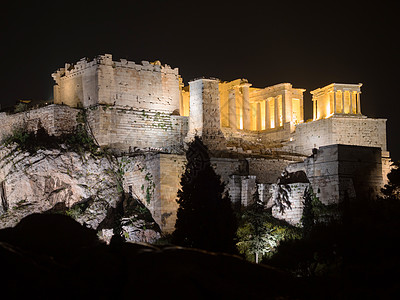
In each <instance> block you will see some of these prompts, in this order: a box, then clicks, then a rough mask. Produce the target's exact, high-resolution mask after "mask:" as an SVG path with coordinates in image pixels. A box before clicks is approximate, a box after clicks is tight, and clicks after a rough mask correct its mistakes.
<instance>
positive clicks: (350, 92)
mask: <svg viewBox="0 0 400 300" xmlns="http://www.w3.org/2000/svg"><path fill="white" fill-rule="evenodd" d="M349 98H350V114H352V113H353V92H352V91H349Z"/></svg>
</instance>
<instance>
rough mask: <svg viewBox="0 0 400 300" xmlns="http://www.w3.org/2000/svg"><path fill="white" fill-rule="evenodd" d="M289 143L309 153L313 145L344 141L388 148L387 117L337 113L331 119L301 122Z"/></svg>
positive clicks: (384, 149) (351, 143) (297, 150)
mask: <svg viewBox="0 0 400 300" xmlns="http://www.w3.org/2000/svg"><path fill="white" fill-rule="evenodd" d="M292 139H293V141H292V142H289V143H288V144H287V146H288V147H292V148H293V149H294V150H295V151H296V152H298V153H302V154H305V155H310V154H311V153H312V149H313V148H318V147H321V146H327V145H333V144H343V145H356V146H365V147H379V148H381V149H382V151H386V119H370V118H366V117H351V116H340V115H334V116H332V117H330V118H328V119H320V120H316V121H313V122H308V123H303V124H299V125H298V126H297V127H296V130H295V132H294V133H293V134H292Z"/></svg>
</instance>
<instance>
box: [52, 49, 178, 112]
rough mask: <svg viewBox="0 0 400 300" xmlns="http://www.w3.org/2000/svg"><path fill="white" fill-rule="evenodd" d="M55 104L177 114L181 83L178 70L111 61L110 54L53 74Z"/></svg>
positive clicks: (160, 66) (125, 61)
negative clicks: (105, 106) (117, 107)
mask: <svg viewBox="0 0 400 300" xmlns="http://www.w3.org/2000/svg"><path fill="white" fill-rule="evenodd" d="M52 77H53V78H54V80H55V82H56V84H55V86H54V103H56V104H66V105H68V106H70V107H90V106H93V105H97V104H105V105H122V106H129V107H133V108H136V109H145V110H147V109H150V108H152V109H155V110H159V111H162V112H170V113H172V112H174V111H175V110H177V111H179V108H180V104H179V100H180V95H179V89H180V82H181V78H180V76H179V71H178V68H174V69H173V68H171V67H170V66H169V65H161V62H160V61H155V62H152V63H151V62H148V61H142V63H141V64H136V63H135V62H133V61H128V60H126V59H121V60H120V61H113V60H112V55H111V54H105V55H99V56H97V57H96V58H95V59H93V60H88V59H87V58H82V59H81V60H79V61H78V62H77V63H75V64H70V63H67V64H65V67H64V68H60V69H58V70H57V71H56V72H54V73H53V74H52Z"/></svg>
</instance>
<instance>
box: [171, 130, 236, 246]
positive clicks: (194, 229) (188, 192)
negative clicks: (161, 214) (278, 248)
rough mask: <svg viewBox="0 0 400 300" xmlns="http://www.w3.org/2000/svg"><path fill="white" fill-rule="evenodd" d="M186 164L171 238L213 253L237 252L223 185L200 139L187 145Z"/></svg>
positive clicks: (232, 217) (234, 226)
mask: <svg viewBox="0 0 400 300" xmlns="http://www.w3.org/2000/svg"><path fill="white" fill-rule="evenodd" d="M186 158H187V165H186V169H185V172H184V173H183V175H182V177H181V189H180V190H179V191H178V199H177V202H178V204H179V208H178V211H177V220H176V224H175V231H174V233H173V235H172V239H173V242H174V243H175V244H177V245H180V246H184V247H190V248H199V249H204V250H209V251H215V252H227V253H234V252H236V247H235V242H234V238H235V232H236V220H235V217H234V214H233V210H232V206H231V201H230V199H229V196H228V195H227V194H226V193H224V189H225V186H224V184H223V183H222V182H221V178H220V176H219V175H217V174H216V173H215V171H214V169H213V167H212V166H211V163H210V157H209V154H208V149H207V148H206V147H205V145H204V144H203V143H202V141H201V139H200V138H199V137H197V136H196V137H195V139H194V141H193V142H191V143H190V144H189V148H188V151H187V152H186Z"/></svg>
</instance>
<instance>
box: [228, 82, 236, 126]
mask: <svg viewBox="0 0 400 300" xmlns="http://www.w3.org/2000/svg"><path fill="white" fill-rule="evenodd" d="M228 93H229V94H228V105H229V127H231V128H233V129H237V121H236V93H235V89H230V90H229V92H228Z"/></svg>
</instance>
